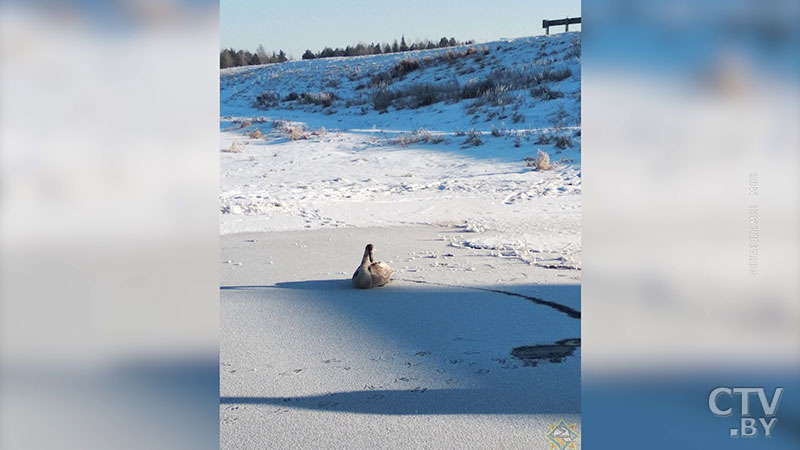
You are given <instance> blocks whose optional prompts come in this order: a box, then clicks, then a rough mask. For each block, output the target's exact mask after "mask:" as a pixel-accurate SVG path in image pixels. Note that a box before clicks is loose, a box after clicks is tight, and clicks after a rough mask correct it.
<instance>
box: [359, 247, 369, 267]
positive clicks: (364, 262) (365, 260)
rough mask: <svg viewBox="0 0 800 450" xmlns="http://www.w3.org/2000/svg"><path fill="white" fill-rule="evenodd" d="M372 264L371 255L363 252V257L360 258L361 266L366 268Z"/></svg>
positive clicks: (366, 251)
mask: <svg viewBox="0 0 800 450" xmlns="http://www.w3.org/2000/svg"><path fill="white" fill-rule="evenodd" d="M371 262H372V253H370V252H369V251H368V250H364V257H363V258H361V265H362V266H368V265H369V264H370V263H371Z"/></svg>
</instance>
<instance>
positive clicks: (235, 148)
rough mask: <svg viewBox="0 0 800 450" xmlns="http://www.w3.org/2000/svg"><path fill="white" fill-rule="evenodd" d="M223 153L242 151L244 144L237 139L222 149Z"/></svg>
mask: <svg viewBox="0 0 800 450" xmlns="http://www.w3.org/2000/svg"><path fill="white" fill-rule="evenodd" d="M222 151H223V152H225V153H242V152H243V151H244V146H242V144H240V143H239V141H233V142H231V146H230V148H228V149H222Z"/></svg>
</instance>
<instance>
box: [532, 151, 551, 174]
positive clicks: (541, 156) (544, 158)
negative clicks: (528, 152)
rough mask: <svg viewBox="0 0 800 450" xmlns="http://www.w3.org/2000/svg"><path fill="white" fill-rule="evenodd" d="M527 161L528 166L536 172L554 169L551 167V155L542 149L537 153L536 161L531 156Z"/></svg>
mask: <svg viewBox="0 0 800 450" xmlns="http://www.w3.org/2000/svg"><path fill="white" fill-rule="evenodd" d="M525 160H526V161H527V162H528V166H529V167H533V168H534V169H535V170H550V168H552V167H553V166H551V165H550V155H548V154H547V153H545V152H543V151H542V150H541V149H539V151H537V152H536V159H534V158H531V157H530V156H529V157H527V158H525Z"/></svg>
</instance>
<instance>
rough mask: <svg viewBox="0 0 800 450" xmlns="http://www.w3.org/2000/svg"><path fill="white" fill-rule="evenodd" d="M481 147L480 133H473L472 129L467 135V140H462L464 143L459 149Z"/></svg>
mask: <svg viewBox="0 0 800 450" xmlns="http://www.w3.org/2000/svg"><path fill="white" fill-rule="evenodd" d="M481 145H483V139H481V135H480V133H478V132H477V131H475V129H474V128H473V129H471V130H470V131H469V132H468V133H467V139H465V140H464V143H463V144H461V147H462V148H466V147H478V146H481Z"/></svg>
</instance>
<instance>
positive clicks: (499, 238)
mask: <svg viewBox="0 0 800 450" xmlns="http://www.w3.org/2000/svg"><path fill="white" fill-rule="evenodd" d="M220 89H221V90H220V114H221V124H220V126H221V129H222V140H221V147H220V149H221V180H220V184H221V193H220V202H221V206H220V207H221V214H222V216H221V232H222V233H223V234H227V233H234V232H244V231H274V230H297V229H317V228H326V227H367V226H398V225H409V224H430V225H437V226H447V227H457V229H461V230H463V231H464V233H465V235H464V236H466V237H464V236H461V235H459V236H457V237H454V240H453V242H452V245H454V246H465V247H470V248H475V249H481V250H482V251H485V252H494V253H495V254H496V255H497V256H500V257H508V256H510V257H513V258H515V259H522V260H523V261H527V262H530V263H532V264H536V265H539V266H541V267H564V268H575V267H579V266H580V260H579V258H580V192H581V175H580V141H581V138H580V95H581V93H580V33H563V34H557V35H552V36H539V37H531V38H519V39H513V40H503V41H497V42H490V43H483V44H473V45H470V46H461V47H453V48H446V49H436V50H424V51H417V52H405V53H395V54H388V55H375V56H363V57H351V58H329V59H318V60H308V61H291V62H287V63H282V64H272V65H266V66H256V67H243V68H232V69H224V70H222V71H221V76H220ZM539 150H541V151H542V152H544V153H546V154H548V155H549V159H550V162H551V163H552V167H551V168H550V169H549V170H533V169H532V167H531V165H532V164H534V163H533V161H532V159H533V158H535V157H536V156H537V153H538V152H539ZM526 158H527V161H526Z"/></svg>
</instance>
